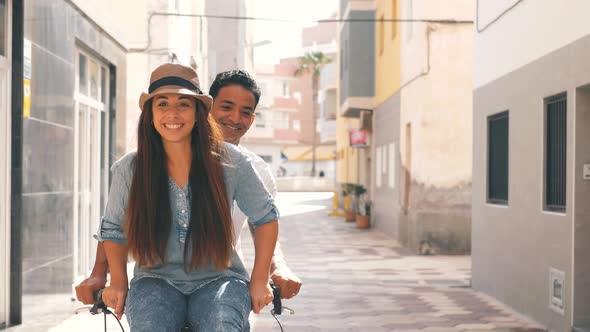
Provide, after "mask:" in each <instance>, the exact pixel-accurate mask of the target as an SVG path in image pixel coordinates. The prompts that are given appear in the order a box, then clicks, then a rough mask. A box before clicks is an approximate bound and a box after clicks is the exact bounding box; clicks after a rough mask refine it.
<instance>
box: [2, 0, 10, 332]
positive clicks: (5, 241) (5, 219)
mask: <svg viewBox="0 0 590 332" xmlns="http://www.w3.org/2000/svg"><path fill="white" fill-rule="evenodd" d="M10 4H11V2H10V1H7V0H0V252H2V254H0V329H2V328H4V327H6V325H7V323H8V308H9V305H8V301H9V298H10V277H9V276H10V180H11V179H10V171H11V170H10V153H11V150H10V144H9V142H10V123H11V120H10V119H11V114H10V112H11V108H10V68H11V65H10V40H11V38H10V37H11V34H12V32H11V29H10V18H9V15H7V13H9V12H10V8H11V7H10Z"/></svg>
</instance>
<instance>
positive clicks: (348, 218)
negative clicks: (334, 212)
mask: <svg viewBox="0 0 590 332" xmlns="http://www.w3.org/2000/svg"><path fill="white" fill-rule="evenodd" d="M355 217H356V214H355V213H354V211H350V210H344V219H345V220H346V221H351V222H352V221H354V220H355Z"/></svg>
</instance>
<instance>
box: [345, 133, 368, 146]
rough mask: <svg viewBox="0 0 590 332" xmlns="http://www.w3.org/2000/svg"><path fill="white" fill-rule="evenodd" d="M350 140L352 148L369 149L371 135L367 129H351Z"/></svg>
mask: <svg viewBox="0 0 590 332" xmlns="http://www.w3.org/2000/svg"><path fill="white" fill-rule="evenodd" d="M348 139H349V141H350V146H351V147H357V148H362V147H367V146H369V133H368V132H367V131H366V130H365V129H349V130H348Z"/></svg>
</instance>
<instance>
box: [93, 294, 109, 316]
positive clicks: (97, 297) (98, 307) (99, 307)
mask: <svg viewBox="0 0 590 332" xmlns="http://www.w3.org/2000/svg"><path fill="white" fill-rule="evenodd" d="M103 290H104V288H101V289H99V290H97V291H96V292H94V293H93V294H92V298H93V299H94V305H93V306H92V308H90V313H91V314H93V315H97V314H100V313H103V312H105V311H106V310H108V309H107V306H106V305H105V304H104V302H103V301H102V291H103Z"/></svg>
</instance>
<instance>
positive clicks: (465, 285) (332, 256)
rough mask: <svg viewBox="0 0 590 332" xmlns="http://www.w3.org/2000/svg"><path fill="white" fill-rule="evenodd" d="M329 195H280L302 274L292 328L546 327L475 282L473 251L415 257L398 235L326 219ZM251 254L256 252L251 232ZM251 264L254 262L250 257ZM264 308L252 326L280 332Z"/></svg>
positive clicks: (284, 234)
mask: <svg viewBox="0 0 590 332" xmlns="http://www.w3.org/2000/svg"><path fill="white" fill-rule="evenodd" d="M328 198H329V197H325V196H322V194H319V193H317V194H313V193H312V194H301V193H281V194H280V196H279V204H280V206H279V210H281V212H282V214H283V218H282V222H281V233H280V234H281V236H280V239H281V243H282V245H283V248H284V251H285V254H286V259H287V262H288V264H289V265H290V266H291V268H292V269H293V270H294V271H296V273H297V274H298V275H299V276H300V277H301V279H302V280H303V282H304V286H303V287H302V289H301V292H300V294H299V295H298V296H297V297H296V298H294V299H292V300H286V301H284V305H286V306H288V307H290V308H293V309H294V310H295V315H288V314H284V315H282V316H281V317H280V319H281V321H282V324H283V328H284V330H285V331H296V332H307V331H309V332H311V331H323V332H329V331H339V332H342V331H369V332H380V331H407V332H409V331H432V332H435V331H440V332H446V331H448V332H455V331H456V332H459V331H476V330H477V331H483V330H489V331H542V330H541V329H538V328H537V327H536V326H535V325H534V324H532V323H530V322H528V321H526V320H524V319H523V318H520V317H518V316H517V315H515V314H514V313H513V312H511V311H510V310H509V309H507V308H505V307H503V306H502V305H501V304H500V303H498V302H496V301H495V300H493V299H490V298H488V297H487V296H485V295H483V294H481V293H478V292H475V291H473V290H472V289H471V288H469V282H470V271H471V263H470V257H469V256H415V255H412V254H411V253H410V252H408V251H407V250H406V249H404V248H402V247H400V246H399V245H398V244H397V243H396V242H395V241H393V240H392V239H391V238H389V237H386V236H384V235H383V234H381V233H379V232H376V231H373V230H359V229H356V228H355V224H354V223H347V222H345V221H344V218H341V217H327V211H328V209H327V207H330V206H331V199H328ZM243 241H244V243H243V245H242V248H244V249H246V251H245V253H244V254H245V255H244V256H245V257H252V255H251V250H252V249H250V248H252V246H251V245H249V244H248V242H249V241H251V238H249V237H248V236H244V240H243ZM248 264H251V261H248ZM268 311H269V310H265V313H264V314H261V315H257V316H255V317H252V319H251V321H252V322H253V324H252V325H253V330H254V331H256V332H260V331H280V329H279V327H278V324H277V323H276V322H275V321H274V319H273V318H272V316H270V314H268Z"/></svg>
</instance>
